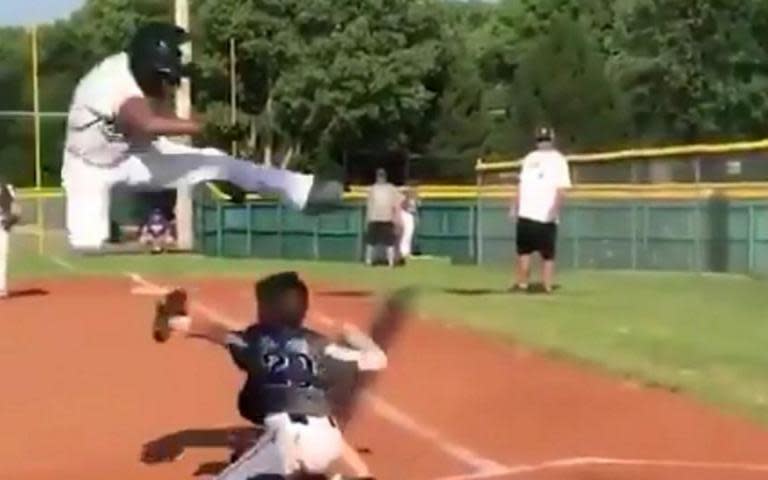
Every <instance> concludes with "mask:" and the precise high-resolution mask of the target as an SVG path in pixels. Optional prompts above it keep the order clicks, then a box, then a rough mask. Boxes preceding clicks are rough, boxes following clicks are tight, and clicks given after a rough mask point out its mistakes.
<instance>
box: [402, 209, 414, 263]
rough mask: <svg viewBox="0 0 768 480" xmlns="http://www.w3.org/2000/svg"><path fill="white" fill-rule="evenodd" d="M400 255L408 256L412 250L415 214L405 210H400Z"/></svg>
mask: <svg viewBox="0 0 768 480" xmlns="http://www.w3.org/2000/svg"><path fill="white" fill-rule="evenodd" d="M400 225H401V227H402V230H401V232H400V256H401V257H403V258H408V257H410V256H411V253H412V252H413V233H414V231H415V230H416V216H415V215H414V214H412V213H411V212H406V211H405V210H401V211H400Z"/></svg>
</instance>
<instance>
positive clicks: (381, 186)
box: [365, 168, 402, 267]
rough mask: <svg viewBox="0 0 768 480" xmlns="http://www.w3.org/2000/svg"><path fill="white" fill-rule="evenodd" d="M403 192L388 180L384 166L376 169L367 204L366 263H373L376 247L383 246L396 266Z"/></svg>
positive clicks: (389, 262)
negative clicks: (398, 225)
mask: <svg viewBox="0 0 768 480" xmlns="http://www.w3.org/2000/svg"><path fill="white" fill-rule="evenodd" d="M401 204H402V194H401V193H400V192H399V191H398V190H397V188H395V186H394V185H392V184H391V183H389V181H388V180H387V172H386V171H385V170H384V169H383V168H379V169H378V170H376V183H374V184H373V185H371V188H370V190H369V191H368V202H367V205H366V207H367V208H366V223H367V232H366V247H365V263H366V264H367V265H373V254H374V249H375V248H376V247H379V246H383V247H385V248H386V250H387V264H388V265H389V266H390V267H394V266H395V259H396V254H397V251H396V247H397V224H398V223H399V219H400V207H401Z"/></svg>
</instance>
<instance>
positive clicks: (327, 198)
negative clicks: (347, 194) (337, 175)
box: [302, 177, 344, 215]
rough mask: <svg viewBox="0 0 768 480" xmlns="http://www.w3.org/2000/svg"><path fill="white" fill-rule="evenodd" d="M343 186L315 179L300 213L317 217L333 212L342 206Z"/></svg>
mask: <svg viewBox="0 0 768 480" xmlns="http://www.w3.org/2000/svg"><path fill="white" fill-rule="evenodd" d="M343 196H344V185H342V184H341V182H337V181H335V180H320V179H319V178H317V177H315V178H314V180H313V181H312V188H310V190H309V196H308V197H307V203H306V204H305V205H304V208H303V209H302V211H303V212H304V213H306V214H308V215H317V214H320V213H323V212H327V211H331V210H335V209H337V208H339V207H341V205H342V199H343Z"/></svg>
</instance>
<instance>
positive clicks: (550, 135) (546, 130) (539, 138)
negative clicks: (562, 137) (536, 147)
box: [536, 127, 555, 143]
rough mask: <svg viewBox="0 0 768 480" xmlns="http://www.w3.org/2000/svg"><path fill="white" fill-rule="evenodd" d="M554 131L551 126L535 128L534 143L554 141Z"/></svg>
mask: <svg viewBox="0 0 768 480" xmlns="http://www.w3.org/2000/svg"><path fill="white" fill-rule="evenodd" d="M554 141H555V131H554V130H552V128H551V127H539V128H537V129H536V143H544V142H554Z"/></svg>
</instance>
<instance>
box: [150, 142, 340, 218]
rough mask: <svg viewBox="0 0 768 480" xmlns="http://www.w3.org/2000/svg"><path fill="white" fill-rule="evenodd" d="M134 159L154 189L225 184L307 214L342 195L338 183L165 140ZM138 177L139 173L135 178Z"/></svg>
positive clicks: (338, 201) (338, 200)
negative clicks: (277, 199)
mask: <svg viewBox="0 0 768 480" xmlns="http://www.w3.org/2000/svg"><path fill="white" fill-rule="evenodd" d="M138 158H139V159H140V160H141V161H142V163H143V165H144V166H145V167H146V169H147V170H148V173H149V182H150V183H151V184H153V185H157V186H163V187H176V186H177V185H179V184H186V185H195V184H198V183H201V182H204V181H207V180H227V181H230V182H232V183H234V184H236V185H238V186H239V187H240V188H242V189H244V190H246V191H250V192H258V193H265V194H274V195H277V196H279V197H280V198H281V199H282V200H283V201H284V202H285V203H286V204H288V205H290V206H291V207H293V208H295V209H297V210H303V211H307V212H316V211H318V210H323V209H326V208H333V207H335V206H337V205H338V204H339V203H340V201H341V197H342V194H343V186H342V185H341V184H340V183H339V182H335V181H323V180H320V179H319V178H317V177H316V176H314V175H306V174H302V173H298V172H294V171H291V170H285V169H280V168H274V167H268V166H264V165H258V164H255V163H253V162H250V161H245V160H240V159H237V158H234V157H231V156H229V155H227V154H226V153H224V152H221V151H219V150H216V149H211V148H206V149H200V148H194V147H189V146H186V145H182V144H179V143H175V142H172V141H170V140H168V139H165V138H161V139H158V140H157V141H155V142H154V148H153V149H152V150H151V151H149V152H147V153H145V154H142V155H139V156H138ZM142 177H144V174H143V173H142V172H139V175H138V178H139V179H140V180H141V179H143V178H142Z"/></svg>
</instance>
